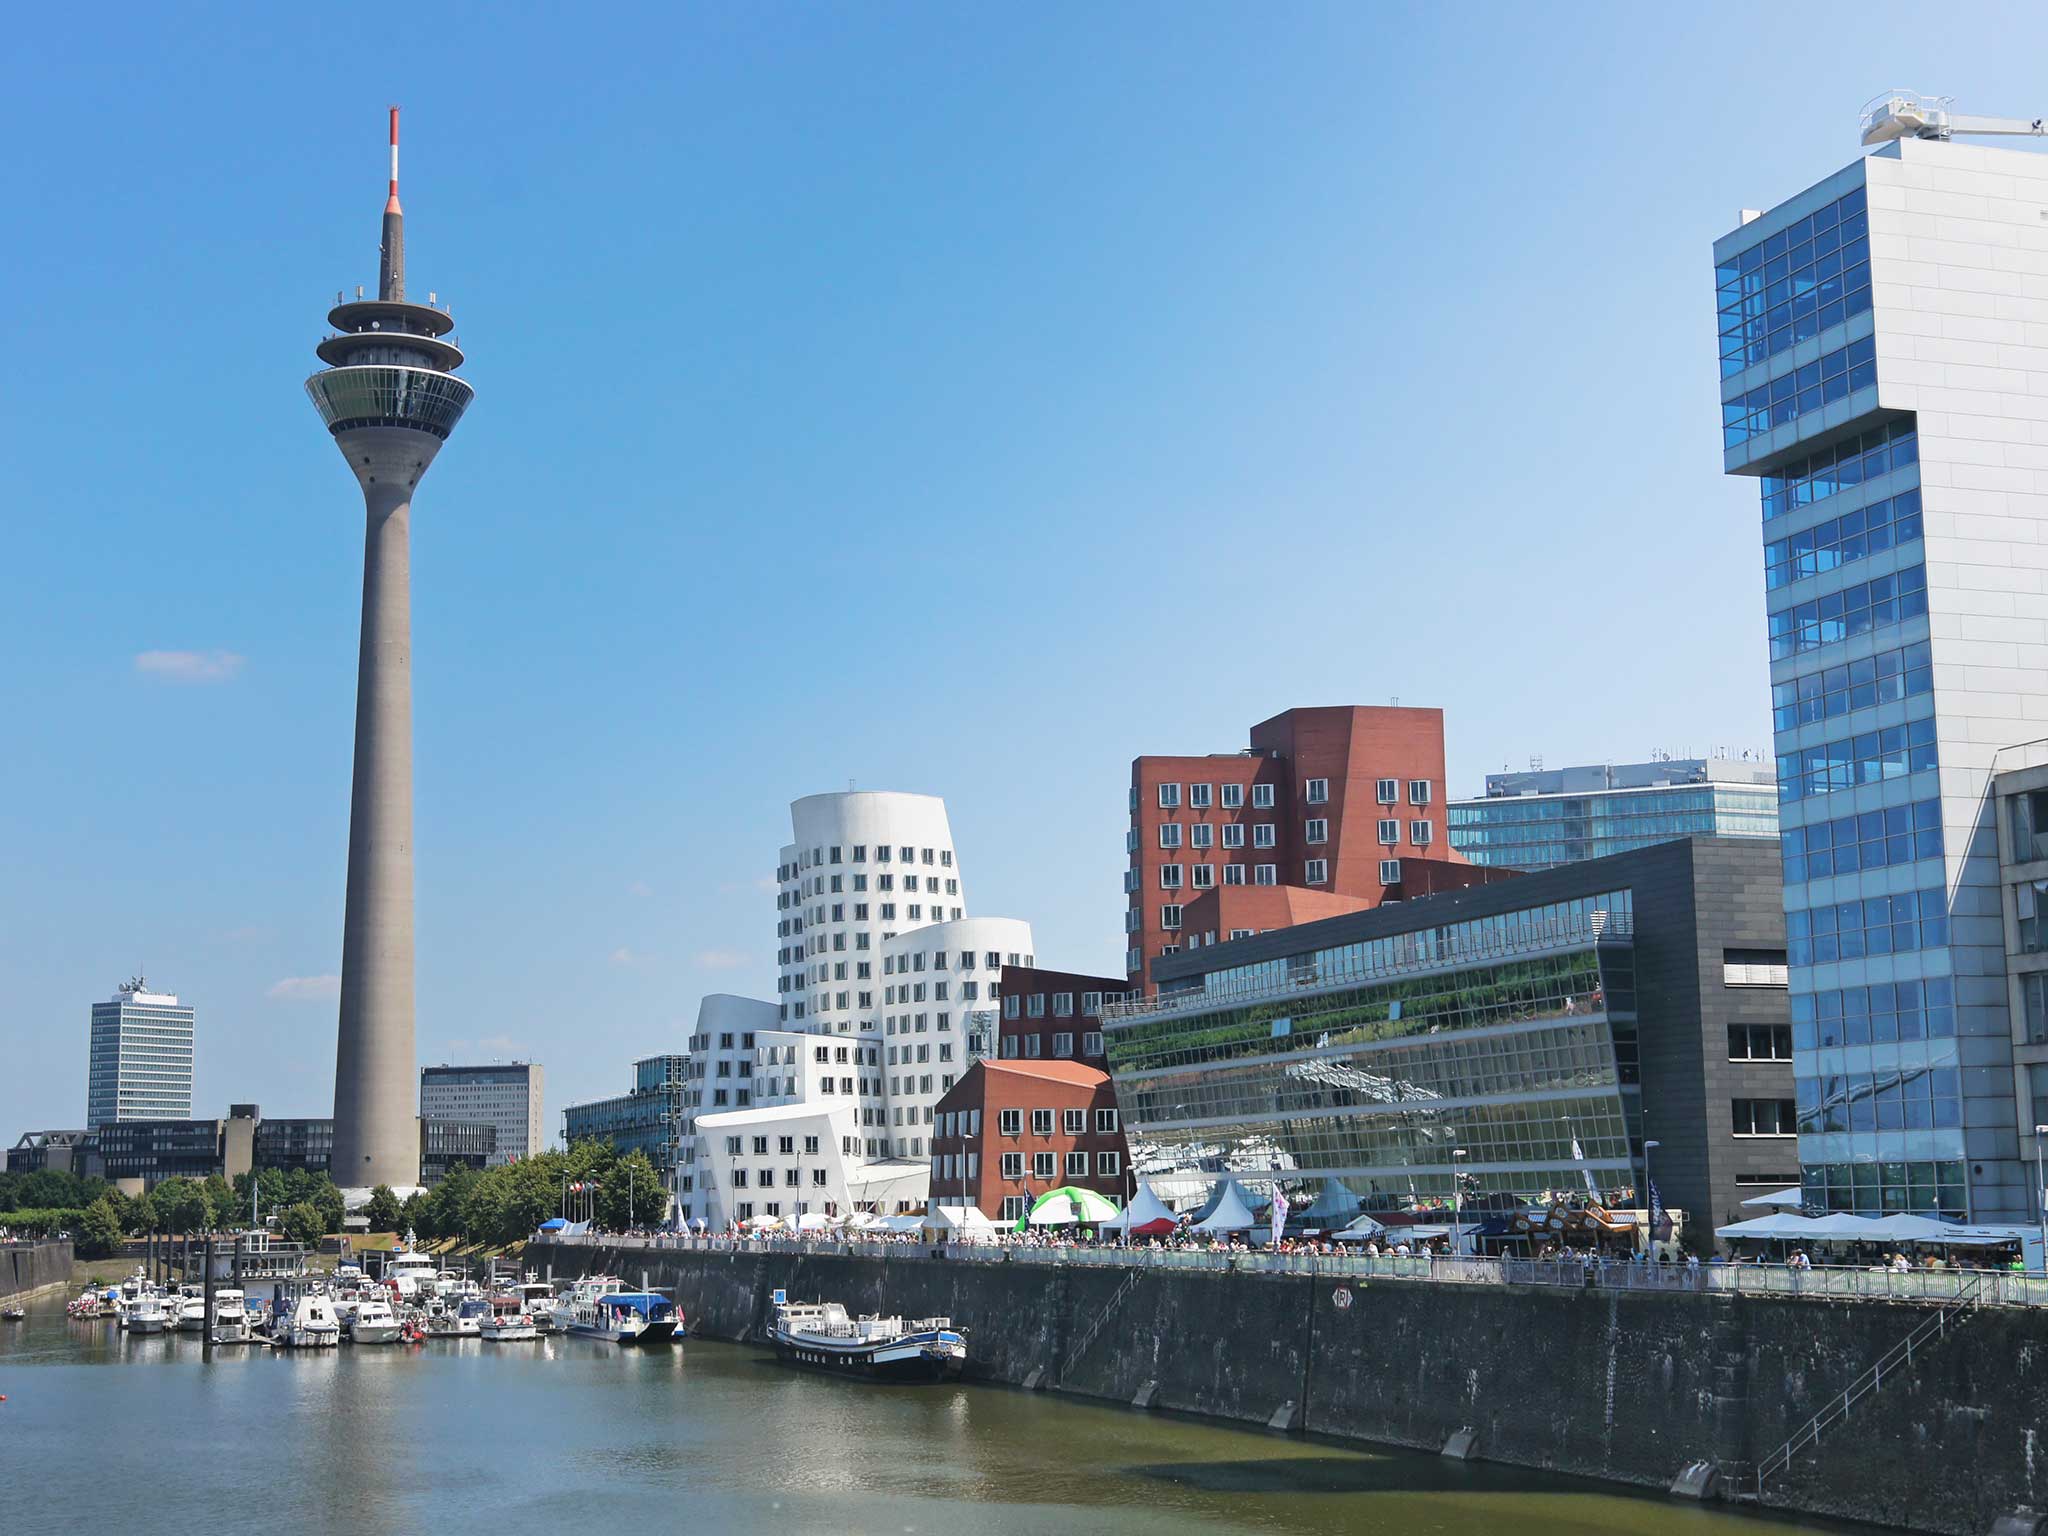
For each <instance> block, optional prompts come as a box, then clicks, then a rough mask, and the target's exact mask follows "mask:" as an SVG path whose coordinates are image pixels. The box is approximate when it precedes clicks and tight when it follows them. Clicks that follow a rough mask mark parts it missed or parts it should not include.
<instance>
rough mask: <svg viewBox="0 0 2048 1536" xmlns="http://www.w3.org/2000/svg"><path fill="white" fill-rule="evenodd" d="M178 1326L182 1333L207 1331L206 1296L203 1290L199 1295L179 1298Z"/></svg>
mask: <svg viewBox="0 0 2048 1536" xmlns="http://www.w3.org/2000/svg"><path fill="white" fill-rule="evenodd" d="M177 1328H178V1331H179V1332H180V1333H204V1332H205V1331H206V1296H205V1294H204V1293H203V1292H202V1293H201V1294H199V1295H197V1296H180V1297H179V1298H178V1322H177Z"/></svg>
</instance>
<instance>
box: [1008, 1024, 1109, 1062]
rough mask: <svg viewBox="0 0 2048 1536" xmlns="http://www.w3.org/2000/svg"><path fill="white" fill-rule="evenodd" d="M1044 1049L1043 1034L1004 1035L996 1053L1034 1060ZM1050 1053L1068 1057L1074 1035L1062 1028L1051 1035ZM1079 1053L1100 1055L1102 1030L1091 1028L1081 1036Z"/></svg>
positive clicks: (1010, 1058)
mask: <svg viewBox="0 0 2048 1536" xmlns="http://www.w3.org/2000/svg"><path fill="white" fill-rule="evenodd" d="M1044 1051H1045V1036H1043V1035H1004V1036H1003V1037H1002V1039H1001V1040H1000V1041H999V1042H998V1054H999V1055H1000V1056H1001V1057H1002V1059H1003V1060H1005V1061H1019V1060H1021V1061H1036V1060H1038V1059H1039V1057H1040V1056H1041V1055H1043V1054H1044ZM1052 1053H1053V1055H1054V1056H1055V1057H1070V1056H1072V1055H1073V1054H1074V1037H1073V1036H1072V1035H1071V1034H1069V1033H1067V1032H1066V1031H1064V1030H1062V1031H1059V1032H1057V1033H1055V1034H1054V1035H1053V1037H1052ZM1081 1054H1082V1055H1083V1056H1100V1055H1101V1054H1102V1031H1101V1030H1099V1029H1091V1030H1088V1031H1086V1032H1085V1033H1084V1034H1083V1035H1082V1036H1081Z"/></svg>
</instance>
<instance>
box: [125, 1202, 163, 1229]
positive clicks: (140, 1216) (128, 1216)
mask: <svg viewBox="0 0 2048 1536" xmlns="http://www.w3.org/2000/svg"><path fill="white" fill-rule="evenodd" d="M121 1230H122V1231H124V1232H126V1233H127V1234H128V1235H129V1236H130V1237H139V1236H141V1235H142V1234H143V1233H145V1232H154V1231H156V1230H157V1221H156V1202H155V1201H154V1200H152V1199H151V1198H150V1197H149V1196H148V1195H147V1194H141V1195H137V1196H136V1197H135V1198H134V1199H133V1200H130V1201H129V1202H128V1208H127V1209H126V1210H125V1211H123V1212H122V1213H121Z"/></svg>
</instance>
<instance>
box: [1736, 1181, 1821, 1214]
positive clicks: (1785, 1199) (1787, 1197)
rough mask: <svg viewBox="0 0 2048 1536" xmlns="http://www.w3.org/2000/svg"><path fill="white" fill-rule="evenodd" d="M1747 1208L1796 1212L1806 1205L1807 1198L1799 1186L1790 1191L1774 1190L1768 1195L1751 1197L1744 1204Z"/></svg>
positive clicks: (1794, 1186)
mask: <svg viewBox="0 0 2048 1536" xmlns="http://www.w3.org/2000/svg"><path fill="white" fill-rule="evenodd" d="M1742 1203H1743V1204H1744V1205H1745V1206H1759V1205H1760V1206H1763V1207H1764V1208H1766V1209H1767V1210H1773V1211H1796V1210H1798V1209H1799V1207H1800V1206H1802V1205H1804V1204H1805V1203H1806V1201H1805V1196H1804V1194H1803V1193H1802V1192H1801V1190H1800V1188H1799V1186H1798V1185H1797V1184H1795V1185H1793V1186H1792V1187H1791V1188H1790V1189H1774V1190H1771V1191H1770V1192H1769V1193H1767V1194H1762V1195H1751V1196H1750V1197H1749V1198H1748V1199H1747V1200H1745V1201H1743V1202H1742Z"/></svg>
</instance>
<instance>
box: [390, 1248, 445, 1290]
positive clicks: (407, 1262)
mask: <svg viewBox="0 0 2048 1536" xmlns="http://www.w3.org/2000/svg"><path fill="white" fill-rule="evenodd" d="M434 1269H435V1265H434V1256H433V1255H432V1254H431V1253H421V1252H420V1251H419V1250H417V1249H408V1250H407V1251H405V1252H404V1253H395V1254H393V1255H392V1256H391V1259H390V1261H389V1262H388V1263H386V1264H385V1266H384V1278H385V1279H386V1280H387V1281H389V1282H390V1283H391V1284H392V1285H394V1286H396V1287H397V1289H398V1299H399V1301H400V1302H412V1303H415V1304H417V1303H421V1302H424V1301H425V1300H426V1299H427V1298H428V1297H429V1296H432V1295H433V1294H434V1290H435V1286H436V1284H437V1283H438V1282H437V1279H436V1276H435V1273H434Z"/></svg>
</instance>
